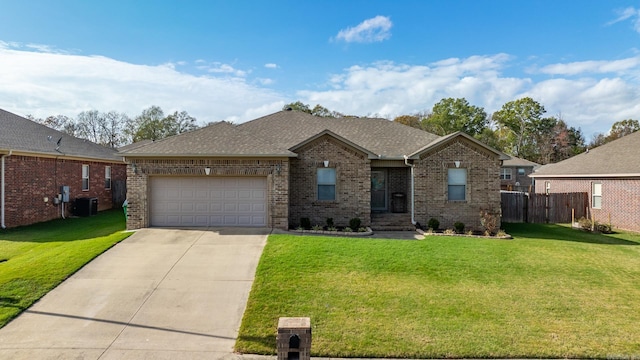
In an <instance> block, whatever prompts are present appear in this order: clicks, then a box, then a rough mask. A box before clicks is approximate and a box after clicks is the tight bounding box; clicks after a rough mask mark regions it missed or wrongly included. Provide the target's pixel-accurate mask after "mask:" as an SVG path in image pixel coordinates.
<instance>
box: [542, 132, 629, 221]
mask: <svg viewBox="0 0 640 360" xmlns="http://www.w3.org/2000/svg"><path fill="white" fill-rule="evenodd" d="M639 144H640V132H635V133H633V134H630V135H627V136H624V137H622V138H620V139H617V140H615V141H612V142H610V143H607V144H604V145H602V146H599V147H597V148H595V149H592V150H590V151H587V152H584V153H582V154H579V155H576V156H574V157H571V158H569V159H567V160H564V161H560V162H558V163H555V164H548V165H545V166H543V167H541V168H540V169H538V170H537V171H536V172H535V173H533V174H532V175H530V176H531V177H532V178H534V179H535V188H536V192H537V193H545V192H548V193H565V192H586V193H588V194H589V214H590V215H593V216H594V217H595V219H596V221H599V222H602V223H608V222H609V219H610V221H611V224H612V225H613V226H614V227H616V228H619V229H626V230H633V231H640V146H639Z"/></svg>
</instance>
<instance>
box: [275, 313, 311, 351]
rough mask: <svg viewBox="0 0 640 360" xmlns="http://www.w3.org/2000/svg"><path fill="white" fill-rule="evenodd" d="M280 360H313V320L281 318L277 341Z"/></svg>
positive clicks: (306, 318)
mask: <svg viewBox="0 0 640 360" xmlns="http://www.w3.org/2000/svg"><path fill="white" fill-rule="evenodd" d="M276 342H277V348H278V360H310V359H311V319H310V318H308V317H281V318H280V319H279V320H278V336H277V339H276Z"/></svg>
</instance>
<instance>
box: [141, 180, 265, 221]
mask: <svg viewBox="0 0 640 360" xmlns="http://www.w3.org/2000/svg"><path fill="white" fill-rule="evenodd" d="M150 180H151V181H150V186H151V198H150V213H151V214H150V215H151V226H266V225H267V205H266V204H267V196H266V194H267V179H266V178H259V177H234V178H232V177H152V178H150Z"/></svg>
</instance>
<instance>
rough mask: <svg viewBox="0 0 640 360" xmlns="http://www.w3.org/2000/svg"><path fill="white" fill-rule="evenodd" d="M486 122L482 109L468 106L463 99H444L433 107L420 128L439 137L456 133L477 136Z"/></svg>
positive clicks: (485, 115) (485, 114) (485, 125)
mask: <svg viewBox="0 0 640 360" xmlns="http://www.w3.org/2000/svg"><path fill="white" fill-rule="evenodd" d="M488 122H489V120H488V119H487V113H486V112H485V111H484V109H483V108H481V107H478V106H474V105H471V104H469V102H468V101H467V99H465V98H458V99H453V98H446V99H442V100H440V102H438V103H436V104H435V105H433V109H432V110H431V114H430V115H429V116H428V117H427V118H426V119H424V120H423V124H422V126H423V128H424V129H425V130H426V131H429V132H431V133H434V134H436V135H441V136H442V135H447V134H450V133H453V132H456V131H462V132H464V133H466V134H468V135H471V136H478V135H480V134H481V133H482V130H483V129H484V128H486V127H487V124H488Z"/></svg>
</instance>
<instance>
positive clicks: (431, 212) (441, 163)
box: [414, 138, 500, 230]
mask: <svg viewBox="0 0 640 360" xmlns="http://www.w3.org/2000/svg"><path fill="white" fill-rule="evenodd" d="M456 160H458V161H460V168H464V169H467V184H466V185H467V186H466V200H464V201H449V200H448V186H447V185H448V182H447V176H448V175H447V174H448V169H449V168H455V164H454V161H456ZM414 165H415V169H414V171H415V185H414V186H415V192H416V194H415V220H416V221H417V222H419V223H421V225H426V224H427V222H428V221H429V219H430V218H436V219H438V221H440V227H441V228H453V224H454V223H455V222H457V221H460V222H463V223H464V224H465V227H466V229H467V230H469V229H472V230H481V229H482V228H481V224H480V211H481V210H488V211H490V212H491V213H494V214H496V215H498V216H499V215H500V177H499V171H500V160H499V159H498V156H497V155H496V154H494V153H491V152H489V151H488V150H486V149H484V148H482V147H480V146H478V145H477V144H474V143H472V142H471V141H469V140H466V139H463V138H460V139H457V140H454V141H452V142H450V143H448V144H446V145H444V146H441V147H438V148H435V149H431V150H430V151H428V152H426V153H423V154H421V155H420V159H419V160H416V161H415V162H414ZM498 225H500V224H499V223H498Z"/></svg>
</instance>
